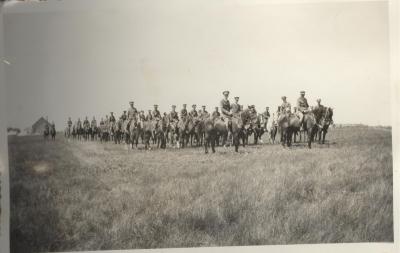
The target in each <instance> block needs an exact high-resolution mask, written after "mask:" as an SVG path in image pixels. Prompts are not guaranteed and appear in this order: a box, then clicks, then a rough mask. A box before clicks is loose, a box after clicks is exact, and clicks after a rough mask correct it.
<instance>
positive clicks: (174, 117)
mask: <svg viewBox="0 0 400 253" xmlns="http://www.w3.org/2000/svg"><path fill="white" fill-rule="evenodd" d="M171 108H172V110H171V112H170V113H169V115H168V119H169V121H171V122H175V121H178V120H179V117H178V113H177V112H176V110H175V109H176V105H172V107H171Z"/></svg>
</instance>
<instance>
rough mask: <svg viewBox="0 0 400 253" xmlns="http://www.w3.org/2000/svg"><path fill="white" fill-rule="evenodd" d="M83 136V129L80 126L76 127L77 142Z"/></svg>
mask: <svg viewBox="0 0 400 253" xmlns="http://www.w3.org/2000/svg"><path fill="white" fill-rule="evenodd" d="M82 134H83V128H82V126H81V125H77V126H76V136H77V137H78V140H81V138H82Z"/></svg>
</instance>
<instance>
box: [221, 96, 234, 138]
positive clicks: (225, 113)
mask: <svg viewBox="0 0 400 253" xmlns="http://www.w3.org/2000/svg"><path fill="white" fill-rule="evenodd" d="M222 94H223V95H224V98H223V99H222V100H221V102H220V107H221V118H222V120H223V121H224V122H225V124H226V126H227V127H228V130H229V132H232V126H231V124H229V123H230V122H231V120H232V115H233V114H232V113H231V104H230V103H229V99H228V98H229V91H227V90H226V91H224V92H222Z"/></svg>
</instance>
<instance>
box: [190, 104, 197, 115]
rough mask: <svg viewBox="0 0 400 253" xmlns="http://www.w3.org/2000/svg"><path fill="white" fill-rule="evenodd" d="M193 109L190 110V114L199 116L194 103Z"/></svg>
mask: <svg viewBox="0 0 400 253" xmlns="http://www.w3.org/2000/svg"><path fill="white" fill-rule="evenodd" d="M192 108H193V109H192V110H191V111H190V112H189V116H190V117H192V118H197V116H199V114H198V113H197V111H196V105H195V104H194V105H192Z"/></svg>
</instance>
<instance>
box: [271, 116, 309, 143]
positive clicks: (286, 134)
mask: <svg viewBox="0 0 400 253" xmlns="http://www.w3.org/2000/svg"><path fill="white" fill-rule="evenodd" d="M278 125H279V128H280V133H281V142H282V145H286V146H287V147H290V146H291V145H292V137H293V134H294V133H296V132H298V131H300V128H301V121H300V119H299V118H298V117H297V116H296V115H294V114H290V115H289V114H282V115H280V116H279V118H278ZM303 128H304V130H305V131H306V132H307V142H308V148H311V142H312V140H313V138H314V135H315V133H316V131H317V125H316V119H315V116H314V113H313V112H308V113H306V114H305V115H304V120H303Z"/></svg>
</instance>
